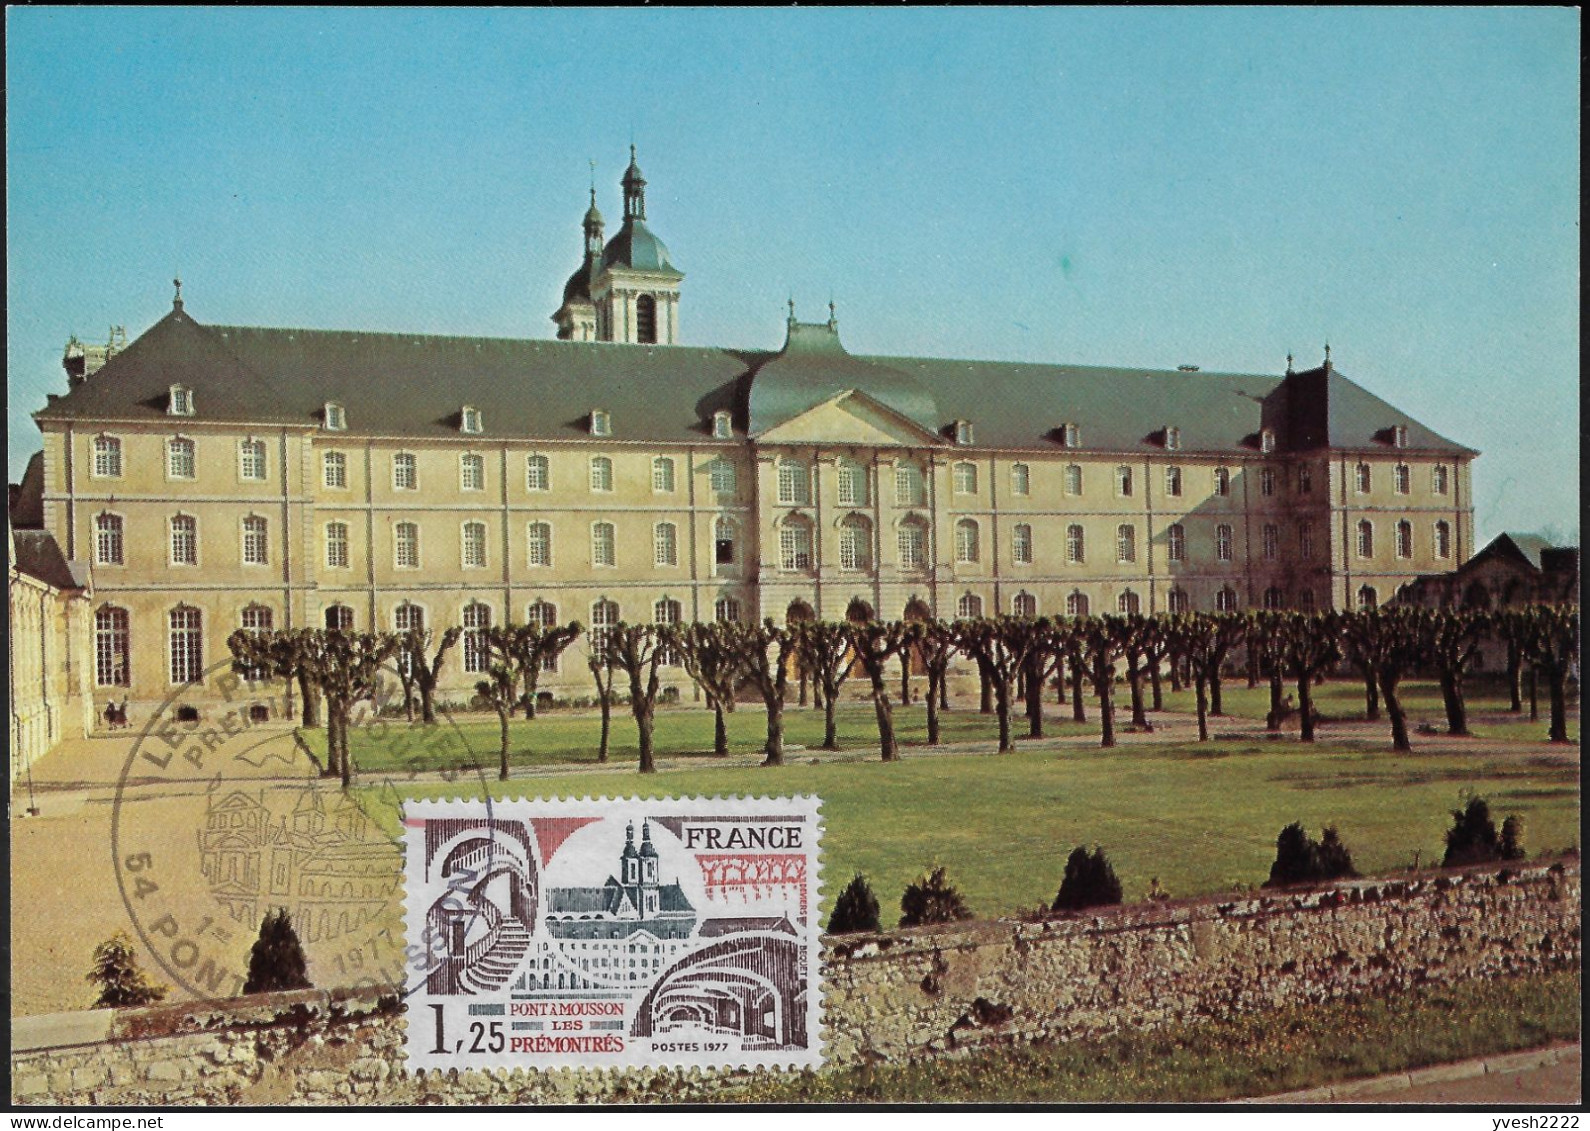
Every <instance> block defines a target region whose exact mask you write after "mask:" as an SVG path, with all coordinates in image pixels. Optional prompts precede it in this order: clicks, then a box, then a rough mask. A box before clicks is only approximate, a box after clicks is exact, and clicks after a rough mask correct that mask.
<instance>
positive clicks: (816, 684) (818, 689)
mask: <svg viewBox="0 0 1590 1131" xmlns="http://www.w3.org/2000/svg"><path fill="white" fill-rule="evenodd" d="M827 705H828V696H827V695H826V694H825V693H824V692H823V681H822V680H820V679H818V678H817V677H816V676H812V706H813V707H816V708H817V709H818V710H819V711H821V710H823V709H824V708H826V707H827Z"/></svg>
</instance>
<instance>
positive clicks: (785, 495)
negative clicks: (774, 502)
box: [778, 459, 811, 506]
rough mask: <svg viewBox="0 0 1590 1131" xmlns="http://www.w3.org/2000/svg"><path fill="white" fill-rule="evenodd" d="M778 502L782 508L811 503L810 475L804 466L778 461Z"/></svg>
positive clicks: (792, 462)
mask: <svg viewBox="0 0 1590 1131" xmlns="http://www.w3.org/2000/svg"><path fill="white" fill-rule="evenodd" d="M778 501H779V502H780V503H781V504H783V505H784V506H804V505H806V504H808V503H810V502H811V475H810V474H809V473H808V472H807V470H806V466H805V465H804V464H800V463H796V462H795V461H794V460H789V459H786V460H780V461H779V465H778Z"/></svg>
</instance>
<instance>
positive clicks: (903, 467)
mask: <svg viewBox="0 0 1590 1131" xmlns="http://www.w3.org/2000/svg"><path fill="white" fill-rule="evenodd" d="M926 499H927V494H926V491H925V489H924V486H923V481H922V472H921V470H920V469H919V468H918V467H917V466H916V465H915V464H909V463H902V464H900V465H898V466H897V467H895V469H894V505H895V506H897V507H920V506H922V505H923V504H924V503H925V502H926Z"/></svg>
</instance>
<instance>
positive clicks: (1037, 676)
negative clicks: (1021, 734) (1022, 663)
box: [1026, 655, 1043, 738]
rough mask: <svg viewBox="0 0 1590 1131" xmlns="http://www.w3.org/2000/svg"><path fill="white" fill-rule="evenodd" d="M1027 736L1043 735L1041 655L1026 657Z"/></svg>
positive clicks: (1040, 736) (1037, 736)
mask: <svg viewBox="0 0 1590 1131" xmlns="http://www.w3.org/2000/svg"><path fill="white" fill-rule="evenodd" d="M1026 667H1027V688H1026V690H1027V737H1028V738H1042V737H1043V657H1042V656H1038V655H1033V656H1030V657H1028V659H1027V665H1026Z"/></svg>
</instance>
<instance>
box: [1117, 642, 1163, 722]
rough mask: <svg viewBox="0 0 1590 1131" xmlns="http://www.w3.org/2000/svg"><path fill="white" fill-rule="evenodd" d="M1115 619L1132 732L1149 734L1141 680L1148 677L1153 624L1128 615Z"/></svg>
mask: <svg viewBox="0 0 1590 1131" xmlns="http://www.w3.org/2000/svg"><path fill="white" fill-rule="evenodd" d="M1116 619H1117V622H1118V627H1117V639H1118V640H1119V642H1120V649H1121V659H1122V660H1124V661H1125V662H1126V687H1127V691H1128V693H1129V694H1130V696H1131V706H1132V729H1133V730H1139V731H1150V730H1153V729H1154V726H1153V724H1152V723H1150V722H1149V721H1148V715H1147V714H1146V713H1145V711H1144V703H1143V677H1144V676H1146V675H1147V674H1148V652H1149V645H1150V641H1151V638H1152V625H1153V622H1152V621H1151V620H1149V618H1147V617H1145V616H1143V615H1142V614H1141V613H1127V614H1126V615H1125V616H1122V617H1118V618H1116Z"/></svg>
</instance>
